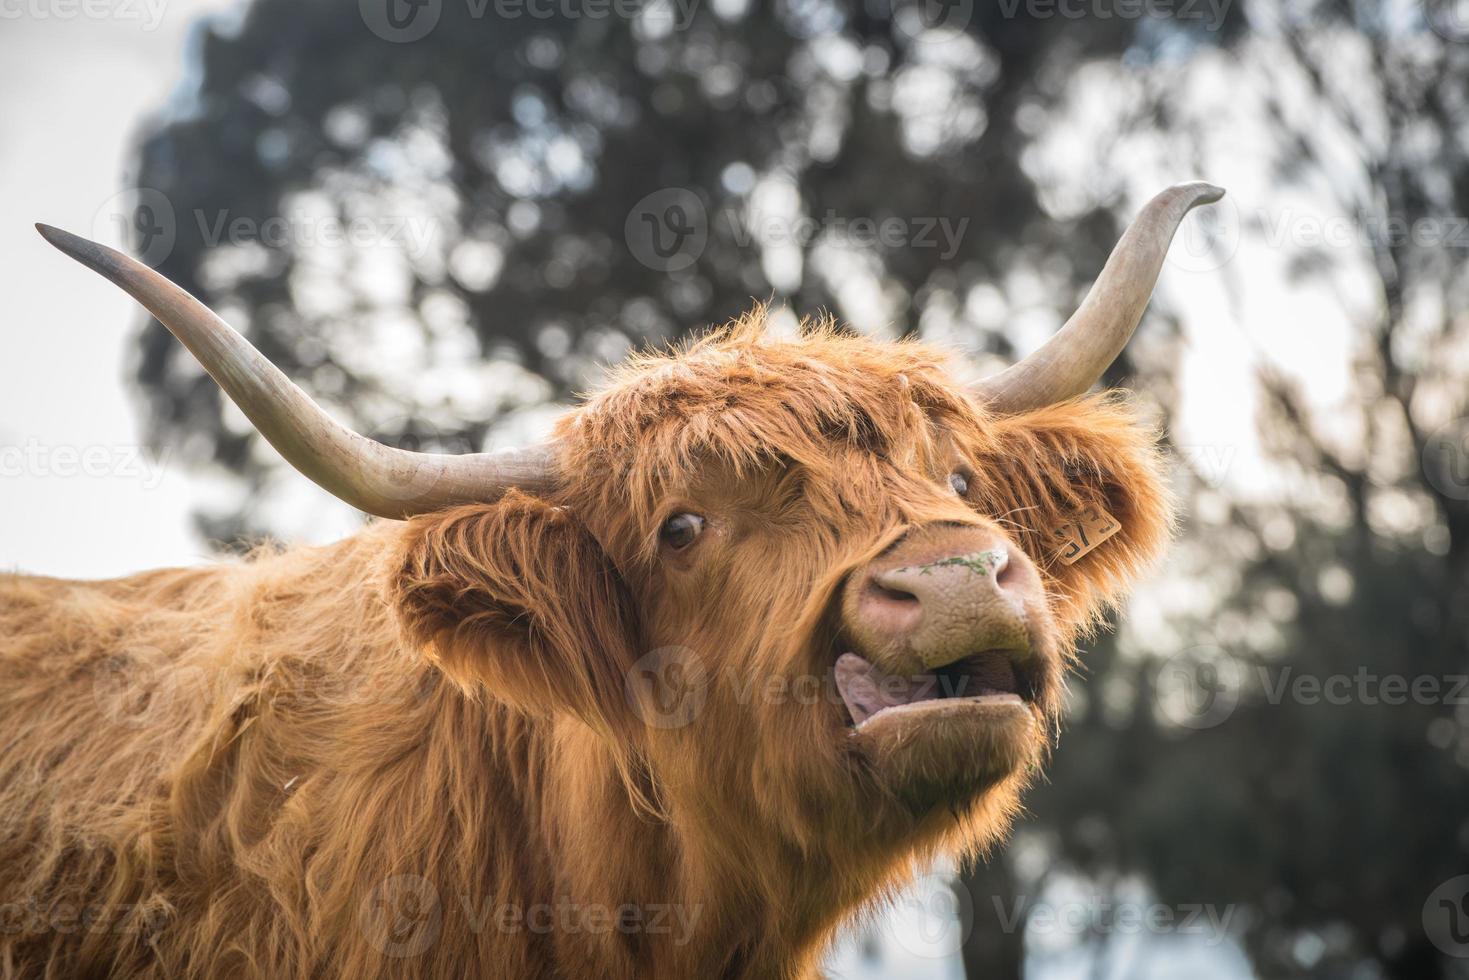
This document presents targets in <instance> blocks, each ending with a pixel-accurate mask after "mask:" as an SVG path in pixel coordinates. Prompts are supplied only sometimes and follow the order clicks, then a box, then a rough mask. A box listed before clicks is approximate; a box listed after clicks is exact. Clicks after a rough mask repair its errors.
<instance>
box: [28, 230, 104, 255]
mask: <svg viewBox="0 0 1469 980" xmlns="http://www.w3.org/2000/svg"><path fill="white" fill-rule="evenodd" d="M36 230H37V231H39V232H40V233H41V237H42V238H44V239H46V241H48V242H50V243H51V244H52V245H53V246H55V247H56V248H57V249H59V250H61V251H62V252H64V253H66V254H67V255H70V256H71V257H72V258H74V259H80V260H82V261H85V260H86V258H87V257H88V256H89V255H91V254H94V253H97V252H99V251H101V250H102V246H101V245H98V244H97V243H96V242H93V241H88V240H87V239H85V238H83V237H82V236H81V235H73V234H72V233H71V232H69V231H64V230H62V229H60V228H57V227H56V226H54V225H48V224H43V223H41V222H39V221H38V222H36Z"/></svg>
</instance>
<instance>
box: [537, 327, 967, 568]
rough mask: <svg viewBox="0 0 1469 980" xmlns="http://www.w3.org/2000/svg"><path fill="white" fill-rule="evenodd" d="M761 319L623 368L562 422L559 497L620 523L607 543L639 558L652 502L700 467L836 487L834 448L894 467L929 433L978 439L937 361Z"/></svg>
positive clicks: (894, 346)
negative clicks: (775, 469)
mask: <svg viewBox="0 0 1469 980" xmlns="http://www.w3.org/2000/svg"><path fill="white" fill-rule="evenodd" d="M765 318H766V310H765V309H764V308H763V307H757V308H755V309H754V310H753V311H752V312H750V313H749V314H747V315H746V316H744V317H742V318H740V319H739V320H736V321H734V322H732V323H729V324H727V325H725V326H724V327H721V328H719V329H717V330H714V331H712V332H710V333H709V334H707V335H706V336H704V337H703V338H700V339H698V340H695V341H691V342H688V343H686V344H683V345H680V346H676V347H673V348H671V349H669V350H666V351H651V352H644V353H641V354H638V355H635V356H633V357H631V358H629V359H628V361H627V362H625V363H624V365H623V366H622V367H620V368H619V369H618V370H617V371H615V372H613V373H612V375H611V376H610V378H609V379H608V382H607V384H606V386H605V387H604V389H603V390H602V391H601V392H600V393H598V394H596V395H594V396H593V397H592V398H590V399H589V400H588V401H587V403H586V404H585V406H583V408H581V409H580V410H579V411H576V412H573V413H572V414H571V415H569V416H567V417H566V418H564V419H563V420H562V422H561V424H560V426H559V427H558V430H557V434H558V435H559V436H561V437H563V438H564V439H565V440H566V444H567V445H568V446H569V447H570V448H569V449H568V451H567V453H566V455H565V456H564V457H563V459H562V465H563V467H564V468H565V470H566V472H567V473H568V479H567V487H568V493H569V494H570V495H571V497H572V499H573V500H574V506H575V507H576V508H577V509H578V510H580V511H586V512H589V513H590V512H595V513H598V514H602V515H607V514H614V513H619V512H622V513H625V514H626V518H625V520H624V519H623V518H619V526H618V527H617V528H616V529H615V530H614V533H615V534H617V536H618V538H619V540H618V542H617V543H618V544H620V545H625V546H627V547H628V548H629V549H631V550H637V551H640V552H641V554H642V556H643V557H645V558H646V557H648V556H649V554H650V551H651V548H652V547H653V546H654V545H655V543H656V542H654V541H653V540H651V539H650V538H649V536H648V532H649V530H650V529H652V528H655V527H656V523H657V520H658V516H659V515H658V514H657V513H656V509H657V507H658V506H659V503H660V502H661V501H663V500H665V499H666V498H667V496H668V495H669V493H670V492H677V491H678V490H679V489H680V488H681V487H682V485H683V481H684V480H686V479H687V477H688V475H689V474H691V473H697V472H700V471H701V469H703V468H704V465H705V464H707V463H708V462H711V461H716V462H719V463H722V464H723V465H725V466H727V467H728V468H729V469H730V470H731V472H732V474H733V476H734V478H735V479H740V478H742V477H745V476H747V475H749V474H751V473H753V472H755V471H756V470H758V469H760V468H762V467H767V466H769V465H771V464H773V463H774V464H798V465H799V466H801V468H802V469H803V470H804V471H805V472H806V473H807V474H808V475H809V480H808V481H807V483H808V485H811V486H816V487H822V486H827V487H839V486H840V485H841V484H842V483H843V482H844V474H843V473H841V472H839V471H838V469H837V466H836V463H835V461H834V459H833V454H832V449H833V446H834V444H835V445H846V446H848V447H850V448H855V449H862V450H865V451H868V452H871V453H874V454H876V455H878V456H897V455H898V454H900V453H909V452H917V453H919V454H920V455H921V454H923V453H926V452H931V451H932V450H933V436H934V433H935V431H936V427H942V428H945V429H948V430H950V431H951V432H952V433H953V435H954V436H955V437H956V438H958V439H960V440H961V442H964V441H973V440H976V439H978V438H980V435H981V430H980V428H979V427H978V425H977V420H979V419H981V418H983V412H982V410H977V409H976V406H975V405H974V404H973V403H971V402H970V401H969V400H968V399H967V398H966V397H965V395H964V392H963V390H962V389H961V388H959V387H958V386H957V385H955V383H954V381H953V379H952V377H951V376H950V375H949V373H948V372H947V371H946V370H945V365H946V363H947V361H948V358H947V357H946V356H945V355H944V354H943V353H941V352H939V351H937V350H935V349H933V348H931V347H927V346H925V345H923V344H921V343H918V342H916V341H907V340H905V341H898V342H891V341H875V340H873V339H871V338H868V337H862V336H858V335H854V334H851V333H845V332H842V331H841V330H840V329H839V328H838V327H837V326H836V324H835V322H834V321H833V320H831V319H829V318H828V319H822V320H809V321H805V322H803V323H802V324H801V326H800V337H799V339H792V338H782V337H778V336H770V335H768V334H767V333H766V327H765ZM808 503H815V501H813V500H811V499H810V498H808ZM838 506H839V505H838ZM624 534H626V535H629V536H630V537H627V538H626V539H623V535H624Z"/></svg>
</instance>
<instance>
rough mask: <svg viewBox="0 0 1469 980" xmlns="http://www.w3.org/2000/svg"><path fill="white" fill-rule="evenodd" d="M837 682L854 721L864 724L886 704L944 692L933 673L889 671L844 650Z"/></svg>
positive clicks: (892, 704) (914, 699)
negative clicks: (913, 674) (902, 674)
mask: <svg viewBox="0 0 1469 980" xmlns="http://www.w3.org/2000/svg"><path fill="white" fill-rule="evenodd" d="M836 684H837V691H838V693H840V694H841V696H842V701H844V702H845V703H846V705H847V711H848V712H849V713H850V714H851V715H852V723H853V724H854V725H860V724H862V723H863V722H864V721H866V720H867V719H869V718H871V717H872V716H873V715H875V714H877V713H878V712H879V711H882V710H883V709H885V708H894V707H897V706H899V705H903V704H913V703H915V702H918V701H931V700H933V699H934V698H938V697H942V696H943V695H942V692H941V691H939V690H938V677H936V676H935V675H933V674H919V675H918V676H916V677H897V676H894V675H891V674H885V673H883V672H882V671H881V670H878V669H877V668H876V667H874V666H873V665H872V664H870V663H868V662H867V661H866V660H864V659H863V658H861V657H859V656H857V655H856V654H855V653H844V654H842V655H841V656H840V657H838V658H837V662H836Z"/></svg>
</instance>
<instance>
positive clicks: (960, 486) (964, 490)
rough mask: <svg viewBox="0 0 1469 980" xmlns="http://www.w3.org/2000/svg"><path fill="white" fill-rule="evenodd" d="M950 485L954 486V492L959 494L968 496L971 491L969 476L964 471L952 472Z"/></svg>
mask: <svg viewBox="0 0 1469 980" xmlns="http://www.w3.org/2000/svg"><path fill="white" fill-rule="evenodd" d="M949 486H951V487H953V488H954V492H955V493H957V494H958V495H959V496H961V497H963V496H966V495H967V494H968V493H969V477H967V476H965V475H964V474H963V473H950V474H949Z"/></svg>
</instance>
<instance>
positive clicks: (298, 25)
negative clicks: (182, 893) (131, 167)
mask: <svg viewBox="0 0 1469 980" xmlns="http://www.w3.org/2000/svg"><path fill="white" fill-rule="evenodd" d="M899 2H900V4H901V5H900V6H898V7H897V8H896V9H891V8H889V7H887V5H886V0H872V3H871V4H870V5H868V6H866V7H861V6H858V7H851V6H849V5H846V4H841V3H837V2H834V0H800V2H790V3H775V4H760V3H751V2H748V0H725V2H716V3H711V4H709V5H701V4H698V3H696V2H694V0H688V2H680V0H637V2H635V0H628V2H626V3H623V4H619V5H614V6H609V5H606V4H600V3H598V2H587V3H585V4H583V3H582V2H580V0H566V2H562V3H559V4H551V3H549V2H546V3H541V2H530V0H527V2H524V3H522V2H518V0H517V2H510V0H495V2H489V0H477V2H476V0H457V2H456V0H451V2H447V3H445V2H441V0H431V2H427V3H419V4H409V3H406V2H404V0H381V2H380V3H379V2H378V0H364V2H363V3H362V4H359V5H358V6H357V7H356V8H343V7H342V6H341V5H340V4H336V3H327V2H315V0H314V2H301V0H256V2H254V3H253V4H251V5H250V6H249V7H248V8H247V9H246V11H245V13H244V15H243V18H242V19H241V20H240V21H239V22H238V23H234V24H229V25H223V24H220V23H215V24H213V25H210V26H206V27H204V28H203V30H202V32H201V37H200V39H199V45H198V46H199V49H200V75H199V77H198V78H197V80H196V85H197V90H195V91H191V92H189V93H186V95H184V96H182V97H181V98H180V99H179V100H178V102H177V104H176V105H175V106H173V107H172V111H171V112H170V113H169V114H168V115H167V116H166V117H165V118H164V119H163V120H161V121H160V123H159V124H158V125H157V127H156V128H155V129H154V130H153V131H152V132H151V133H149V134H148V136H147V138H146V140H145V141H144V144H143V148H142V153H141V165H140V168H139V172H138V180H137V183H138V185H139V186H140V187H143V188H149V189H153V190H156V191H159V192H161V193H162V195H163V200H164V201H165V202H166V204H165V205H163V207H162V208H155V209H154V210H162V209H166V210H167V211H169V212H170V216H169V222H168V224H169V230H170V231H172V232H173V234H172V237H171V239H162V238H159V240H171V242H172V244H171V247H170V248H168V249H166V250H165V251H164V252H163V255H162V259H161V261H160V262H159V263H157V264H158V267H159V268H160V269H161V270H162V271H164V272H165V273H167V274H168V275H170V276H171V277H174V278H175V279H177V280H178V281H179V282H181V283H182V284H184V285H185V286H186V287H187V288H190V289H191V290H194V291H197V292H198V293H199V294H201V295H203V296H205V297H207V298H208V299H209V300H210V301H212V302H214V303H216V304H217V305H219V306H221V307H223V308H225V309H227V310H228V311H230V313H231V315H232V316H233V317H234V319H235V320H236V321H238V322H239V324H240V326H241V328H242V329H244V330H246V331H247V333H248V334H249V335H250V337H251V338H252V340H254V341H255V342H256V343H257V344H258V345H259V346H260V347H261V349H262V350H264V351H265V352H266V353H267V354H269V355H270V356H271V357H272V358H273V359H274V360H275V361H276V363H278V364H280V365H281V366H282V368H283V369H285V370H286V372H287V373H288V374H290V375H291V376H292V377H294V378H297V379H299V380H300V381H301V382H302V383H303V384H304V385H305V386H306V387H307V388H308V389H309V390H311V391H312V392H313V393H315V394H317V395H318V396H320V397H321V398H323V399H324V400H325V401H327V402H328V403H329V404H330V405H331V406H332V407H333V408H334V409H335V410H338V411H340V412H341V413H342V414H343V415H345V416H346V417H348V418H349V420H350V421H352V422H353V423H354V424H356V425H358V426H359V427H361V428H362V429H364V430H365V431H368V432H372V433H373V434H375V435H377V436H379V437H380V438H384V439H385V440H387V441H402V440H424V439H428V440H430V441H438V442H440V443H442V444H444V445H445V447H446V448H450V449H464V448H477V447H479V446H480V445H481V444H483V443H484V442H485V441H486V438H487V434H488V433H489V431H490V428H491V426H492V425H494V424H495V423H496V422H497V420H500V419H501V418H502V417H503V416H505V415H506V413H513V412H514V410H515V409H517V408H519V407H523V406H525V405H528V404H535V403H538V402H540V401H542V400H544V399H545V398H546V397H548V396H550V397H559V396H562V395H564V394H566V393H567V392H569V391H571V390H574V389H576V388H578V387H581V386H584V385H585V384H587V383H588V382H589V381H592V380H594V379H595V375H596V370H597V369H598V368H599V367H600V366H602V365H604V364H606V363H608V362H615V361H617V360H618V359H619V358H620V357H621V356H622V354H623V353H624V352H625V350H626V348H627V347H628V346H629V345H630V344H638V343H644V342H652V343H658V342H663V341H666V340H670V339H673V338H675V337H677V336H679V335H680V334H682V333H684V332H685V331H687V330H689V329H698V328H702V327H704V326H705V325H707V324H709V323H717V322H722V321H724V320H726V319H729V318H731V317H733V316H735V315H737V314H739V313H740V312H742V311H743V310H745V309H747V308H748V307H749V306H750V304H751V302H752V298H757V299H774V300H775V301H776V302H777V303H785V302H789V304H790V306H791V308H793V309H795V310H799V311H801V312H802V313H814V312H817V311H819V310H821V309H823V308H827V309H832V310H833V311H835V312H837V313H838V314H839V315H841V316H842V317H843V318H845V319H846V320H848V321H849V322H851V323H852V324H854V326H856V327H857V328H858V329H864V330H875V331H888V332H894V333H901V332H907V331H911V330H915V329H920V328H922V329H924V330H925V331H926V332H929V333H933V334H937V335H942V336H943V337H945V338H947V339H958V340H962V341H963V342H964V343H966V344H968V345H970V346H972V347H973V348H975V349H977V350H990V351H994V352H997V353H999V354H1001V355H1008V354H1009V348H1008V343H1007V339H1006V337H1005V335H1004V334H1003V333H1002V332H1001V330H1000V329H999V327H1000V323H999V322H998V321H997V320H995V319H993V318H991V319H990V320H988V321H986V322H984V323H980V322H978V318H977V317H976V316H975V315H974V313H973V312H972V311H967V310H965V309H964V308H963V299H964V297H963V295H962V293H960V290H961V287H962V285H964V284H968V283H973V282H985V281H997V280H1000V279H1001V277H1002V274H1003V272H1004V270H1006V269H1007V268H1009V267H1010V266H1011V265H1013V264H1014V262H1015V260H1016V257H1017V256H1018V255H1022V254H1025V250H1026V249H1030V250H1031V252H1032V253H1034V254H1033V255H1032V258H1038V259H1045V260H1049V261H1050V266H1049V268H1048V269H1047V270H1046V273H1047V278H1048V279H1050V280H1051V281H1052V283H1051V284H1053V285H1055V286H1057V287H1058V288H1059V291H1058V292H1056V293H1054V294H1053V295H1052V296H1050V297H1048V299H1050V300H1053V301H1054V306H1052V307H1051V308H1052V309H1053V310H1054V311H1055V313H1057V314H1059V313H1061V311H1062V310H1064V308H1065V307H1066V306H1067V305H1068V303H1067V302H1066V300H1067V299H1069V298H1070V294H1071V292H1072V289H1073V288H1074V285H1075V284H1074V283H1073V279H1075V278H1076V277H1075V276H1073V274H1072V272H1071V269H1070V266H1069V265H1067V264H1065V260H1072V261H1075V262H1076V263H1077V264H1078V266H1079V268H1081V269H1093V268H1095V267H1097V266H1098V265H1099V264H1100V260H1101V258H1102V257H1104V256H1105V251H1104V249H1105V248H1107V247H1108V245H1109V239H1110V236H1111V235H1112V233H1113V227H1112V222H1111V218H1110V215H1109V214H1107V213H1106V212H1105V211H1098V210H1093V211H1092V213H1090V214H1088V213H1086V211H1085V210H1083V211H1082V212H1081V213H1080V214H1078V216H1077V217H1078V220H1077V223H1076V225H1077V226H1076V227H1075V228H1066V227H1058V226H1057V224H1056V222H1055V221H1054V220H1050V219H1047V218H1046V217H1045V216H1044V215H1043V213H1042V211H1041V208H1040V206H1039V203H1038V200H1037V193H1036V190H1035V188H1034V186H1033V184H1032V181H1031V180H1030V179H1028V178H1027V177H1026V175H1025V174H1024V172H1023V169H1022V159H1021V157H1022V152H1023V150H1024V148H1025V146H1026V142H1027V141H1026V133H1025V129H1026V127H1027V126H1032V127H1033V126H1035V125H1036V124H1037V119H1038V118H1040V117H1041V116H1042V115H1043V113H1044V107H1045V105H1046V104H1047V102H1048V100H1049V99H1050V98H1051V97H1052V96H1053V95H1054V93H1055V91H1056V90H1057V88H1058V86H1059V85H1060V83H1061V81H1062V80H1063V79H1064V78H1065V75H1066V73H1067V71H1068V70H1069V67H1070V66H1072V65H1075V64H1077V63H1078V62H1080V61H1081V60H1083V59H1086V58H1089V57H1101V56H1106V57H1115V56H1116V55H1117V54H1119V53H1120V52H1121V51H1122V50H1123V49H1124V48H1125V47H1126V46H1127V44H1128V43H1129V41H1130V38H1131V34H1132V31H1133V22H1130V21H1121V20H1108V21H1105V22H1101V21H1098V22H1094V23H1089V24H1080V23H1077V22H1075V21H1073V20H1069V19H1064V20H1063V19H1048V20H1047V21H1046V22H1045V23H1044V29H1038V28H1037V27H1036V25H1034V24H1032V23H1028V22H1027V21H1026V20H1025V18H1023V17H1006V16H1004V14H1003V12H1002V11H1000V10H998V9H991V8H990V7H989V6H988V5H979V4H971V3H969V2H968V0H961V2H957V3H955V4H954V5H952V7H949V8H945V7H943V5H934V4H931V3H928V2H927V0H923V2H918V0H914V2H912V3H906V2H904V0H899ZM609 10H610V11H630V12H631V14H632V15H631V16H618V15H616V14H609ZM556 11H559V13H555V15H554V16H546V15H547V14H548V13H552V12H556ZM925 17H927V18H928V20H927V21H926V20H925ZM425 31H426V33H425ZM420 34H422V36H421V37H420V36H418V35H420ZM650 195H651V197H650ZM142 217H145V218H146V219H147V220H146V221H142V222H140V223H141V224H142V225H143V226H144V227H143V230H144V231H145V233H146V232H148V231H149V228H148V227H147V226H148V224H149V223H150V222H152V223H153V224H157V223H158V222H157V220H156V218H155V216H154V215H153V213H152V212H149V213H148V214H147V215H143V216H142ZM889 219H896V220H897V222H898V223H899V224H898V226H897V227H898V228H899V229H900V230H899V231H897V232H896V234H895V235H893V236H889V235H887V234H886V233H883V234H878V233H877V229H880V228H882V227H883V226H884V225H883V223H884V222H885V221H888V220H889ZM864 222H865V224H864ZM337 227H344V228H346V229H347V231H348V235H347V241H345V242H341V241H332V240H330V239H329V237H328V236H329V234H330V233H331V232H332V231H333V230H334V229H335V228H337ZM889 227H891V225H889ZM155 231H156V230H155ZM1063 244H1064V246H1065V247H1064V248H1063V247H1062V246H1063ZM1058 258H1059V259H1061V260H1062V263H1061V265H1059V266H1057V264H1056V261H1055V260H1056V259H1058ZM1047 305H1048V306H1050V304H1049V303H1048V304H1047ZM925 317H927V318H929V319H930V320H932V321H933V322H932V323H931V324H926V323H925V322H924V319H925ZM920 325H922V327H920ZM491 362H493V364H492V363H491ZM509 364H515V365H519V366H521V367H522V368H523V369H524V370H523V371H519V372H517V371H508V370H506V365H509ZM137 377H138V380H139V381H140V383H141V384H142V386H143V388H144V390H145V391H146V392H147V393H148V395H149V402H148V408H149V417H150V422H151V430H150V431H151V432H152V433H153V434H154V436H155V437H156V438H158V439H160V440H164V441H167V442H168V443H169V444H171V445H175V446H180V445H181V446H186V447H187V446H192V447H194V449H195V452H196V455H197V457H198V458H199V459H200V461H203V460H212V461H214V462H217V463H219V464H222V465H223V466H224V467H225V468H226V469H227V470H228V471H229V472H230V473H232V474H235V475H236V476H238V477H241V478H243V479H244V480H245V481H247V483H248V485H249V486H250V489H251V491H252V492H251V493H250V494H249V496H248V498H247V499H246V501H245V504H244V506H243V507H240V506H235V504H234V503H233V502H232V503H231V505H230V506H229V507H227V508H226V509H225V511H224V512H217V513H212V514H209V515H206V516H205V520H204V528H205V530H206V532H207V533H209V534H210V535H211V536H213V537H215V538H220V539H225V540H230V539H233V538H235V537H237V536H238V535H239V534H241V533H242V532H258V531H261V530H264V529H265V525H266V524H267V523H268V522H267V521H266V520H265V519H264V518H263V516H262V510H261V507H262V506H263V505H264V504H266V503H268V500H269V494H268V492H267V491H268V489H269V486H270V484H269V480H268V477H269V475H270V470H271V467H272V465H273V460H272V458H271V457H270V455H269V454H268V453H259V454H255V453H254V449H255V447H256V445H257V442H258V440H257V438H256V437H255V436H253V435H252V434H250V433H249V432H248V429H247V428H246V427H244V426H243V425H240V424H238V420H237V419H234V420H232V418H231V414H230V412H229V411H224V410H222V407H221V399H220V396H219V395H218V393H217V392H216V390H215V387H214V386H213V385H212V384H210V383H209V382H208V379H207V378H205V377H203V376H202V375H201V374H200V372H199V371H198V370H197V369H196V368H194V367H193V365H192V363H191V362H190V361H189V359H188V358H187V356H186V355H185V354H184V353H182V352H181V351H180V350H179V349H178V347H177V345H176V344H174V343H172V342H170V340H169V338H168V336H167V334H166V333H165V332H164V331H163V329H162V328H161V327H160V326H159V325H157V324H153V325H152V326H151V327H150V329H149V330H148V331H147V332H146V333H145V335H144V337H143V341H142V350H141V358H140V360H139V363H138V368H137ZM191 437H194V438H191Z"/></svg>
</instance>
